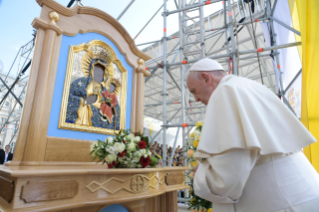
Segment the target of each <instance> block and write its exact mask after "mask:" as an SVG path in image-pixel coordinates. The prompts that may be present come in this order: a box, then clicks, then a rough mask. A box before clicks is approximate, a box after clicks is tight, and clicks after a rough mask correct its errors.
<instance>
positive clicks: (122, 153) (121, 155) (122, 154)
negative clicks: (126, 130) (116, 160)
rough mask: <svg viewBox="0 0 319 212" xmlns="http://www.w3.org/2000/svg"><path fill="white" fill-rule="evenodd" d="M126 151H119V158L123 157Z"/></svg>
mask: <svg viewBox="0 0 319 212" xmlns="http://www.w3.org/2000/svg"><path fill="white" fill-rule="evenodd" d="M126 153H127V152H126V151H123V152H121V153H120V155H119V156H120V158H122V157H124V155H125V154H126Z"/></svg>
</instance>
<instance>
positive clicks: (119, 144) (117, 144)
mask: <svg viewBox="0 0 319 212" xmlns="http://www.w3.org/2000/svg"><path fill="white" fill-rule="evenodd" d="M114 149H115V152H117V153H120V152H123V151H124V150H125V144H123V143H122V142H115V144H114Z"/></svg>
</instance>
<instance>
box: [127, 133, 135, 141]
mask: <svg viewBox="0 0 319 212" xmlns="http://www.w3.org/2000/svg"><path fill="white" fill-rule="evenodd" d="M132 139H134V134H133V133H130V134H128V135H127V136H126V140H129V141H130V140H132Z"/></svg>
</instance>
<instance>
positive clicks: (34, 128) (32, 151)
mask: <svg viewBox="0 0 319 212" xmlns="http://www.w3.org/2000/svg"><path fill="white" fill-rule="evenodd" d="M49 17H50V19H51V22H50V23H49V24H50V25H53V26H54V27H56V24H55V22H56V21H58V20H59V15H58V14H57V13H56V12H51V13H50V16H49ZM56 37H57V33H56V31H55V30H53V29H51V28H47V29H46V31H45V37H44V42H43V49H42V55H41V61H40V66H39V71H38V76H37V80H36V88H35V93H34V100H33V104H32V110H31V116H30V122H29V126H28V134H27V142H26V145H25V152H24V158H23V161H34V162H35V161H38V157H39V154H40V153H43V152H45V146H46V139H41V136H40V135H41V133H42V132H43V130H45V131H46V130H47V129H43V128H42V126H43V117H44V115H45V114H44V111H45V107H51V105H46V104H45V102H46V98H47V93H48V86H47V85H48V82H49V81H50V80H52V79H50V78H49V75H50V68H51V62H52V56H53V51H54V43H55V40H56ZM35 164H36V163H35Z"/></svg>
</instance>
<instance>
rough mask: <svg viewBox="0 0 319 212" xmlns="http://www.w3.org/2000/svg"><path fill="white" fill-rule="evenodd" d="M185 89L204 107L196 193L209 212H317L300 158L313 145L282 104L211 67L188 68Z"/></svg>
mask: <svg viewBox="0 0 319 212" xmlns="http://www.w3.org/2000/svg"><path fill="white" fill-rule="evenodd" d="M189 71H190V72H189V75H188V77H187V87H188V89H189V91H190V92H191V93H192V94H193V95H194V97H195V100H196V101H198V102H202V103H203V104H205V105H207V108H206V114H205V118H204V124H203V128H202V132H201V137H200V142H199V144H198V147H197V151H196V153H195V158H196V159H197V160H198V161H199V165H198V166H197V167H195V171H196V173H195V178H194V190H195V194H196V195H197V196H200V197H202V198H204V199H207V200H209V201H211V202H213V208H214V212H292V211H295V212H318V211H319V175H318V173H317V172H316V171H315V169H314V168H313V167H312V165H311V164H310V163H309V161H308V160H307V158H306V157H305V155H304V154H303V152H302V148H303V147H306V146H308V145H310V144H311V143H314V142H316V139H315V138H314V137H313V136H312V135H311V134H310V133H309V131H308V130H307V129H306V128H305V127H304V126H303V125H302V124H301V123H300V121H299V120H298V119H297V118H296V117H295V116H294V114H293V113H292V112H291V111H290V110H289V109H288V108H287V107H286V106H285V105H284V104H283V103H282V102H281V101H280V99H279V98H278V97H277V96H276V95H275V94H274V93H273V92H271V91H270V90H269V89H268V88H266V87H265V86H263V85H261V84H259V83H257V82H254V81H252V80H249V79H246V78H243V77H237V76H234V75H226V74H225V73H224V70H223V67H222V66H221V65H220V64H219V63H218V62H216V61H214V60H211V59H208V58H205V59H202V60H200V61H198V62H196V63H194V64H193V65H192V67H191V68H190V70H189Z"/></svg>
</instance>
